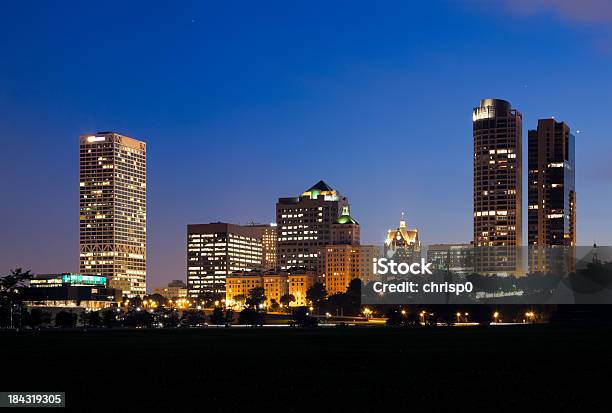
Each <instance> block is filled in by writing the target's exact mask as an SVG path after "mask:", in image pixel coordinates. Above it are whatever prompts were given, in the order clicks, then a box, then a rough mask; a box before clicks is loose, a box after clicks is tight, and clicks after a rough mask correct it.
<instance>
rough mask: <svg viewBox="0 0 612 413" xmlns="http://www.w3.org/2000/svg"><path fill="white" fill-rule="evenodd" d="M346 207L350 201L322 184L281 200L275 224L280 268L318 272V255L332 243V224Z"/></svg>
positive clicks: (320, 182) (319, 183) (277, 206)
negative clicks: (325, 246)
mask: <svg viewBox="0 0 612 413" xmlns="http://www.w3.org/2000/svg"><path fill="white" fill-rule="evenodd" d="M346 205H348V200H347V198H346V197H343V196H341V195H340V194H339V193H338V192H337V191H336V190H335V189H332V188H331V187H330V186H329V185H327V184H326V183H325V182H323V181H319V182H317V183H316V184H315V185H314V186H312V187H311V188H309V189H308V190H306V191H305V192H304V193H302V195H300V196H299V197H294V198H279V200H278V202H277V204H276V223H277V233H278V244H277V248H278V249H277V257H278V259H277V264H278V265H279V266H280V268H281V269H282V270H287V269H290V268H304V269H307V270H316V268H317V254H318V252H319V250H320V249H321V247H322V246H324V245H328V244H330V242H331V225H332V224H333V223H334V222H336V220H337V219H338V217H339V216H340V214H341V212H342V208H343V207H344V206H346Z"/></svg>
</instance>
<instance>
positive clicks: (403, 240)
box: [384, 214, 421, 263]
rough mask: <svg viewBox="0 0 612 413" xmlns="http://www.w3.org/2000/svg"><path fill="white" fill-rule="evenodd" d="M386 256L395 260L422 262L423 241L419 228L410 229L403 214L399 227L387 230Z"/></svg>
mask: <svg viewBox="0 0 612 413" xmlns="http://www.w3.org/2000/svg"><path fill="white" fill-rule="evenodd" d="M384 250H385V251H384V252H385V257H387V258H390V259H393V260H394V261H395V262H406V263H413V262H420V261H421V241H419V231H418V229H416V228H414V229H409V228H408V226H407V225H406V220H405V219H404V214H402V219H401V220H400V224H399V227H398V228H396V229H390V230H388V231H387V238H386V239H385V248H384Z"/></svg>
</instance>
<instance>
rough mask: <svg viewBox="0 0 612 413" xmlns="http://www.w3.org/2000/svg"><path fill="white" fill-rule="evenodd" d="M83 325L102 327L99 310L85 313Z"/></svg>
mask: <svg viewBox="0 0 612 413" xmlns="http://www.w3.org/2000/svg"><path fill="white" fill-rule="evenodd" d="M83 325H85V326H87V327H101V326H102V317H101V316H100V312H99V311H90V312H86V313H83Z"/></svg>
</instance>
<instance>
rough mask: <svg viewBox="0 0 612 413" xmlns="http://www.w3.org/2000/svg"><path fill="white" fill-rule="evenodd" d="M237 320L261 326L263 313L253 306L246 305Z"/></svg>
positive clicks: (253, 325) (241, 322)
mask: <svg viewBox="0 0 612 413" xmlns="http://www.w3.org/2000/svg"><path fill="white" fill-rule="evenodd" d="M238 322H239V323H240V324H246V325H250V326H252V327H257V326H263V323H264V313H263V312H261V311H259V310H256V309H255V308H250V307H247V308H245V309H244V310H242V311H241V312H240V314H239V315H238Z"/></svg>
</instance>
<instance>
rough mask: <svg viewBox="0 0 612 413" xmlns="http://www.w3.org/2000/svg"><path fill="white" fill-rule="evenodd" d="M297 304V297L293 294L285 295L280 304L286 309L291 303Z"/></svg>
mask: <svg viewBox="0 0 612 413" xmlns="http://www.w3.org/2000/svg"><path fill="white" fill-rule="evenodd" d="M294 302H295V296H294V295H293V294H285V295H283V296H282V297H281V298H280V303H281V304H282V305H284V306H285V307H289V306H290V305H291V303H294Z"/></svg>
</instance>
